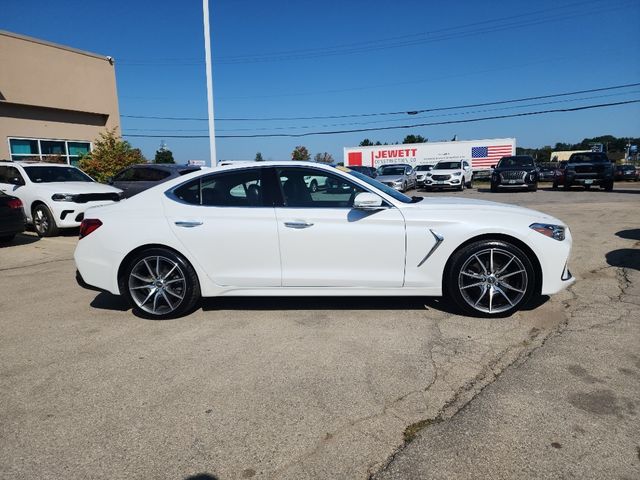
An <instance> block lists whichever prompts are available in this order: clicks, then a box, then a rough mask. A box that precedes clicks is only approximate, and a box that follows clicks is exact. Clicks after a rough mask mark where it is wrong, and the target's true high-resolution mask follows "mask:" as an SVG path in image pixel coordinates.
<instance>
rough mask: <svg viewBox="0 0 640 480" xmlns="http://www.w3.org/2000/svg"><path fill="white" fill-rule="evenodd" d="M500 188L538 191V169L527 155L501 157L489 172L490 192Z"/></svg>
mask: <svg viewBox="0 0 640 480" xmlns="http://www.w3.org/2000/svg"><path fill="white" fill-rule="evenodd" d="M501 188H519V189H523V188H524V189H527V190H529V191H530V192H535V191H536V190H538V167H537V166H536V162H535V160H534V159H533V157H530V156H529V155H513V156H509V157H502V158H501V159H500V160H499V161H498V164H497V165H495V166H494V168H493V171H492V172H491V191H492V192H497V191H498V190H499V189H501Z"/></svg>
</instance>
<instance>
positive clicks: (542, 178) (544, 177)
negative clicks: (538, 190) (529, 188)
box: [538, 167, 556, 182]
mask: <svg viewBox="0 0 640 480" xmlns="http://www.w3.org/2000/svg"><path fill="white" fill-rule="evenodd" d="M555 176H556V169H555V168H551V167H540V169H539V171H538V181H539V182H553V179H554V178H555Z"/></svg>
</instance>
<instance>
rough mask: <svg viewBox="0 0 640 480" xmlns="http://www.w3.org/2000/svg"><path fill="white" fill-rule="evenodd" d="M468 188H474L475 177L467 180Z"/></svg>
mask: <svg viewBox="0 0 640 480" xmlns="http://www.w3.org/2000/svg"><path fill="white" fill-rule="evenodd" d="M467 188H473V177H471V179H470V180H469V181H468V182H467Z"/></svg>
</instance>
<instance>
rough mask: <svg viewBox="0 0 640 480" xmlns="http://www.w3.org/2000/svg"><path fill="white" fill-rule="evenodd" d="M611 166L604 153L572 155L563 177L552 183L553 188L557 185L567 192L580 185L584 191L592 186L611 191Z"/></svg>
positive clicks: (612, 170) (612, 169)
mask: <svg viewBox="0 0 640 480" xmlns="http://www.w3.org/2000/svg"><path fill="white" fill-rule="evenodd" d="M613 172H614V168H613V164H612V163H611V162H610V161H609V159H608V158H607V155H606V154H605V153H601V152H580V153H573V154H571V156H570V157H569V161H568V162H567V165H566V166H565V168H564V175H561V176H558V177H557V178H556V179H554V181H553V188H558V186H559V185H562V187H563V188H564V189H565V190H568V189H569V188H570V187H571V186H573V185H581V186H583V187H584V188H585V189H586V190H588V189H589V188H591V187H592V186H599V187H600V188H604V189H605V190H606V191H607V192H610V191H611V190H613Z"/></svg>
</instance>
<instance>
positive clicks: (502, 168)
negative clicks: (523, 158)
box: [494, 165, 536, 172]
mask: <svg viewBox="0 0 640 480" xmlns="http://www.w3.org/2000/svg"><path fill="white" fill-rule="evenodd" d="M535 169H536V167H532V166H528V167H527V166H522V165H520V166H518V165H512V166H509V167H496V168H494V170H495V171H496V172H506V171H508V170H525V171H529V170H535Z"/></svg>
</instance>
